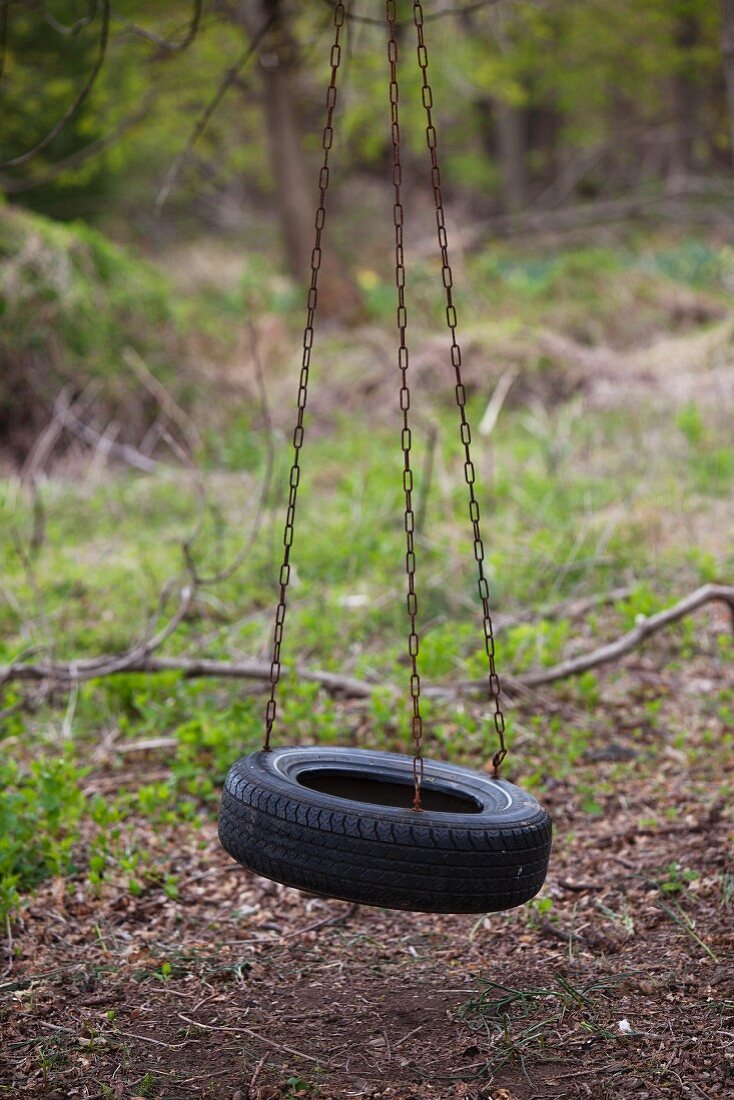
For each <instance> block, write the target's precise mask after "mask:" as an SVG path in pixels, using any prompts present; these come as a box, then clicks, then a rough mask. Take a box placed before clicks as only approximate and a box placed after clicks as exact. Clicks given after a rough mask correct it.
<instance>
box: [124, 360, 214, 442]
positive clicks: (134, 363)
mask: <svg viewBox="0 0 734 1100" xmlns="http://www.w3.org/2000/svg"><path fill="white" fill-rule="evenodd" d="M122 358H123V359H124V361H125V362H126V363H127V365H128V367H129V368H130V370H131V371H132V372H133V374H134V375H135V377H136V378H137V380H138V381H139V382H140V384H141V385H142V386H144V387H145V388H146V390H147V391H148V393H149V394H150V395H151V396H152V397H154V398H155V400H156V401H157V402H158V405H159V406H160V409H161V412H162V413H164V414H165V415H166V416H167V417H168V418H169V420H172V421H173V422H174V424H177V425H178V427H179V428H180V429H181V432H182V434H183V436H184V438H185V440H186V445H187V446H188V448H189V451H190V452H191V454H195V453H196V452H197V451H198V450H199V449H200V448H201V446H202V442H201V436H200V435H199V433H198V431H197V430H196V428H195V427H194V424H193V422H192V420H191V417H190V416H189V415H188V414H187V413H185V412H184V410H183V409H182V408H181V406H180V405H177V404H176V402H175V401H174V399H173V397H172V396H171V394H170V393H169V392H168V390H167V389H166V387H165V386H164V385H163V383H162V382H161V380H160V379H159V378H156V376H155V375H154V374H153V372H152V370H151V369H150V367H149V366H148V364H147V363H146V362H145V360H144V359H143V357H142V356H141V355H140V354H139V353H138V352H137V351H136V350H135V348H125V349H124V350H123V353H122Z"/></svg>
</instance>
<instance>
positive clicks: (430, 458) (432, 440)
mask: <svg viewBox="0 0 734 1100" xmlns="http://www.w3.org/2000/svg"><path fill="white" fill-rule="evenodd" d="M438 431H439V429H438V424H436V423H435V422H434V421H431V422H430V423H429V425H428V439H427V441H426V455H425V458H424V460H423V470H422V471H421V479H420V482H419V496H418V503H417V505H416V509H415V529H416V531H418V532H419V533H422V532H423V528H424V527H425V523H426V512H427V511H428V500H429V497H430V495H431V486H432V484H433V467H434V465H435V457H436V444H437V442H438Z"/></svg>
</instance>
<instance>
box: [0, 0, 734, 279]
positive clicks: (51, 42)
mask: <svg viewBox="0 0 734 1100" xmlns="http://www.w3.org/2000/svg"><path fill="white" fill-rule="evenodd" d="M424 6H425V9H426V15H427V16H429V15H431V14H436V13H438V12H439V9H441V8H442V7H443V6H444V5H443V4H442V3H441V2H440V0H426V3H425V5H424ZM450 7H451V9H452V11H453V12H454V14H451V15H448V16H445V17H443V18H441V19H439V20H436V21H432V22H430V23H429V24H428V26H427V37H428V42H429V48H430V50H431V69H432V80H433V83H434V90H435V97H436V102H437V104H438V122H439V124H440V142H441V148H442V153H443V156H444V160H445V173H446V177H447V181H448V182H449V183H450V184H451V187H452V191H453V193H454V195H460V196H461V197H462V198H463V199H464V200H465V201H466V202H467V203H468V204H470V205H471V206H473V207H474V209H475V210H476V211H477V212H478V213H481V214H487V213H493V212H515V211H521V210H523V209H524V208H526V207H527V206H529V205H532V206H533V207H534V208H536V209H543V208H544V207H554V206H563V205H568V204H571V203H573V202H574V201H576V200H578V199H593V198H596V197H600V198H614V197H617V196H619V195H623V194H626V193H628V192H629V191H630V190H633V189H637V188H640V187H644V188H652V189H655V188H658V189H659V190H661V191H662V192H664V191H665V189H666V188H667V187H669V186H670V184H671V181H672V182H674V183H675V181H679V180H680V179H681V178H682V177H691V176H692V175H695V176H696V177H697V178H698V179H702V178H706V179H714V178H716V177H721V176H722V175H723V174H726V175H727V176H730V173H731V165H732V146H733V145H734V132H733V131H734V126H733V125H732V122H731V118H732V115H734V0H721V3H720V4H713V3H711V0H619V2H618V3H616V4H609V3H608V2H607V0H578V2H577V3H574V4H568V3H564V2H563V0H499V2H497V3H488V4H487V5H485V6H482V7H479V8H477V7H476V6H475V5H474V4H468V3H464V5H463V7H464V10H463V11H462V10H461V8H462V3H461V0H456V3H452V4H451V5H450ZM329 9H330V4H329V3H327V2H326V0H323V2H322V0H312V2H310V3H309V4H302V3H299V2H297V0H211V2H209V3H206V4H205V5H204V15H203V19H202V24H201V27H200V28H199V31H198V34H197V36H196V38H195V40H194V41H193V43H192V44H191V46H190V47H189V48H188V49H187V50H186V51H185V52H182V53H172V52H170V51H168V50H166V49H165V48H163V47H162V46H161V44H160V42H159V41H157V39H161V38H163V39H171V40H174V41H175V40H176V38H177V36H178V38H179V39H180V37H181V35H182V34H184V32H185V29H186V27H187V25H188V23H189V21H190V19H191V13H192V5H191V3H190V2H185V0H167V2H163V0H157V2H153V3H150V2H148V3H143V2H142V0H119V3H118V4H117V5H116V6H115V8H114V9H112V21H111V28H110V43H109V48H108V51H107V56H106V58H105V64H104V67H103V70H102V72H101V74H100V77H99V79H98V81H97V83H96V84H95V87H94V88H93V90H92V93H91V94H90V96H89V99H88V100H87V101H86V103H85V104H84V106H83V107H82V109H81V111H80V112H79V114H78V115H77V116H76V117H75V118H74V119H73V120H72V121H71V122H70V123H69V125H68V126H66V127H65V129H64V131H63V132H62V133H61V134H60V135H59V137H58V138H57V139H56V140H55V141H54V142H53V143H52V144H51V145H50V146H49V147H48V148H46V149H44V150H43V152H42V153H41V154H39V156H38V157H36V158H34V159H33V160H31V161H29V162H28V163H27V164H23V165H20V166H17V167H11V168H4V169H1V170H0V188H3V189H4V190H5V191H6V193H7V195H8V196H9V197H10V198H11V199H14V200H16V201H21V202H24V203H26V204H29V205H34V206H36V207H37V208H39V209H43V210H45V211H46V212H50V213H52V214H53V215H54V216H58V217H64V216H66V217H68V216H77V215H79V214H80V213H81V214H83V215H84V216H86V217H88V218H90V219H92V220H105V218H107V217H108V214H107V211H108V209H109V208H114V209H115V210H117V211H118V212H119V211H122V212H124V216H127V217H129V218H130V219H131V221H132V222H133V223H134V224H135V225H137V226H138V228H140V227H141V226H146V225H149V224H150V222H152V212H153V210H154V205H155V198H156V195H157V194H158V192H159V189H160V187H161V184H162V181H163V179H164V178H165V175H166V172H167V170H168V168H169V166H170V164H171V162H172V161H173V160H174V159H175V158H176V156H177V155H178V154H179V153H180V152H181V150H182V148H184V146H185V145H186V142H187V140H188V138H189V136H190V134H191V130H192V126H194V124H195V122H196V119H197V118H198V117H200V115H201V112H202V111H203V110H204V109H205V108H206V105H207V103H209V102H210V100H211V97H212V96H213V95H214V92H215V91H216V88H217V86H218V84H219V83H220V81H221V80H222V79H223V77H224V76H225V75H226V74H227V73H228V71H231V69H232V67H233V66H236V65H237V64H238V58H240V57H241V54H242V50H243V47H244V46H246V44H247V41H248V39H249V38H250V37H251V36H252V35H253V33H254V32H255V30H256V29H257V27H258V26H261V25H262V23H263V20H267V19H268V18H269V17H270V18H272V20H273V22H272V26H271V28H270V30H269V32H268V35H267V36H266V38H265V39H264V41H263V42H262V43H261V44H260V46H259V48H258V50H257V58H254V59H253V61H252V63H250V64H247V65H244V66H243V67H242V69H241V70H238V71H237V73H236V79H235V78H233V79H232V81H231V85H232V86H231V89H230V90H229V91H228V92H227V94H226V95H225V96H223V98H222V101H221V103H220V104H219V105H218V107H217V110H216V111H215V112H214V113H213V115H212V117H211V119H210V120H209V122H208V124H207V126H206V127H205V128H204V129H203V131H202V133H201V136H200V137H199V139H198V140H197V142H196V143H195V144H194V145H193V146H192V148H191V151H190V154H189V155H187V157H186V158H185V160H184V162H183V163H182V165H181V170H180V171H179V172H178V174H177V176H176V179H175V183H174V186H173V187H172V189H171V193H170V198H169V200H168V204H169V207H170V208H172V209H173V210H174V211H176V210H178V211H179V212H183V211H186V212H187V215H186V216H187V217H192V218H193V219H194V220H195V221H196V222H197V223H198V224H200V225H201V224H202V223H203V224H209V225H211V224H214V225H218V226H219V228H227V227H228V224H227V218H228V217H231V216H230V215H229V214H228V212H229V211H237V210H239V211H241V210H242V208H243V206H244V205H247V206H248V207H249V208H250V210H254V211H258V210H260V209H262V208H263V207H265V206H269V205H271V204H273V205H275V207H276V209H277V210H278V213H279V217H280V221H281V226H282V232H283V240H284V248H285V253H286V256H287V258H288V262H289V266H290V268H291V270H293V271H294V272H295V271H299V270H303V269H304V265H305V263H306V262H307V260H306V257H305V249H307V248H310V243H309V240H308V239H309V238H310V232H311V227H312V220H313V215H312V206H313V201H314V194H315V180H316V173H317V157H318V149H319V145H320V140H319V134H320V125H321V114H322V111H323V101H324V88H325V85H326V82H327V79H328V50H329V47H328V40H329V37H330V35H331V29H330V18H331V13H330V10H329ZM348 9H349V10H350V11H351V12H352V14H354V15H355V16H357V17H360V16H361V17H363V18H362V19H360V18H355V19H353V20H351V21H350V22H349V24H348V28H347V33H346V49H345V62H346V63H345V68H344V71H343V73H342V74H341V79H342V89H343V90H342V94H341V95H340V102H339V109H338V120H337V148H336V149H335V161H336V162H337V164H338V168H339V170H340V172H342V173H343V176H342V178H345V177H346V176H348V175H350V174H351V176H353V177H355V176H357V175H359V174H371V173H375V172H380V173H384V174H385V177H386V178H387V166H388V143H389V132H388V124H387V119H388V113H387V89H386V83H387V70H386V65H387V62H386V57H385V39H384V30H383V28H382V27H381V26H380V21H381V17H382V13H383V5H382V4H381V3H378V4H373V3H371V2H369V3H368V2H366V0H354V2H353V3H352V4H351V5H348ZM399 9H400V15H401V18H403V19H404V20H405V22H406V25H405V27H404V28H403V29H402V64H401V79H402V81H403V96H402V103H401V121H402V129H403V133H404V136H405V142H406V161H407V164H406V170H407V172H408V173H410V172H411V166H412V169H413V176H414V178H426V177H425V149H424V137H423V130H422V126H423V118H422V108H421V104H420V99H419V95H418V87H419V85H418V79H417V68H416V66H415V63H414V56H415V55H414V52H413V45H414V33H413V29H412V26H411V10H412V5H411V4H410V2H409V0H402V2H401V4H400V5H399ZM103 10H104V5H103V4H94V3H92V4H90V3H88V2H87V0H47V2H46V6H45V7H43V6H42V5H41V4H40V3H38V4H37V3H25V2H22V0H16V2H12V0H11V2H10V4H9V6H8V7H7V14H8V33H7V58H6V65H5V74H4V76H3V79H2V86H1V87H2V99H3V119H4V125H3V128H2V135H1V136H0V155H1V156H2V160H3V161H5V160H8V159H11V158H13V157H15V156H17V154H19V153H22V152H23V151H24V150H26V149H28V148H30V147H31V146H32V145H33V144H34V143H35V142H36V141H38V140H39V138H40V137H41V136H43V134H44V133H45V132H47V131H48V130H49V129H50V128H51V127H52V126H53V124H54V122H55V121H56V120H57V119H58V118H59V117H60V116H61V115H62V114H63V112H64V110H65V109H66V107H67V106H68V104H69V103H70V102H71V101H72V99H73V97H74V95H75V94H76V93H77V92H78V90H79V88H80V86H81V85H82V84H83V81H84V75H85V73H88V72H89V71H90V69H91V68H92V67H93V65H94V59H95V56H96V53H97V50H98V47H99V38H100V33H101V20H102V13H103ZM87 16H90V17H89V18H87ZM365 16H366V17H367V21H365V20H364V17H365ZM141 23H142V24H144V30H145V31H146V32H147V35H148V36H147V37H145V36H144V35H141V33H140V24H141ZM727 91H728V97H729V104H728V105H727ZM57 166H58V168H57ZM62 169H63V170H62ZM419 173H420V175H419ZM34 181H38V182H37V186H31V185H32V184H34ZM113 200H114V201H113ZM118 216H119V215H118ZM235 219H236V214H235ZM304 227H306V228H307V230H308V232H307V233H306V234H305V235H306V244H305V245H304V232H305V229H304Z"/></svg>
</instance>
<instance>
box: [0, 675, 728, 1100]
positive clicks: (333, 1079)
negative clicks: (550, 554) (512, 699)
mask: <svg viewBox="0 0 734 1100" xmlns="http://www.w3.org/2000/svg"><path fill="white" fill-rule="evenodd" d="M651 666H652V661H651V662H650V665H649V666H646V665H645V664H644V663H643V664H641V663H640V661H639V658H634V659H633V658H630V661H629V665H628V671H629V672H630V673H631V674H633V675H636V676H637V677H640V676H642V677H643V678H645V677H647V678H648V679H649V676H650V675H651V672H650V668H651ZM694 673H695V670H693V672H692V673H691V674H692V675H693V674H694ZM699 674H700V673H699ZM719 675H720V677H721V679H720V680H719V682H718V686H722V684H723V683H724V681H725V679H726V676H727V675H728V676H729V678H731V671H730V670H729V672H728V673H727V672H726V671H722V670H721V669H720V670H719ZM609 687H610V691H611V687H612V685H611V684H610V685H609ZM648 687H649V684H648ZM688 687H689V688H690V691H691V692H693V691H697V692H699V694H700V687H701V682H700V681H695V682H694V680H691V683H690V684H689V685H688ZM663 694H664V695H666V694H667V693H666V691H665V690H663ZM689 697H690V696H684V695H681V696H679V697H678V698H679V699H680V698H689ZM610 700H611V695H607V702H608V703H609V701H610ZM547 701H550V697H548V700H547ZM676 705H677V703H676ZM556 707H560V708H561V709H562V707H563V701H562V697H561V698H558V697H557V698H555V700H554V703H553V705H552V707H551V709H555V708H556ZM699 736H700V735H699V734H697V733H696V732H695V729H694V730H692V733H691V737H692V738H693V739H694V741H695V740H696V739H697V738H698V737H699ZM640 738H641V740H640ZM625 760H626V761H628V765H629V766H628V768H627V769H626V771H625V773H624V776H625V777H624V779H623V780H622V781H621V782H620V781H619V779H618V778H617V780H616V782H615V783H614V784H609V783H606V782H605V781H606V779H607V778H608V777H610V776H614V777H618V774H619V772H618V769H619V763H620V761H625ZM683 761H684V758H683V756H682V753H681V752H680V751H679V750H677V749H676V748H675V747H674V746H673V745H666V744H662V745H661V744H660V742H659V734H657V733H655V731H653V730H650V731H649V734H648V733H645V731H644V730H643V731H642V733H641V731H640V730H639V729H637V730H636V731H635V738H634V739H633V738H632V733H631V730H630V728H629V727H626V726H625V724H624V722H623V721H620V722H619V723H618V724H617V726H616V731H615V736H614V737H613V738H610V737H608V736H605V737H604V738H600V739H599V740H598V742H596V743H594V745H593V746H592V748H591V749H590V750H588V752H587V759H586V765H587V766H588V765H592V766H593V767H594V768H595V769H596V775H597V777H598V781H599V784H600V789H603V790H605V791H609V790H611V792H612V793H606V794H603V795H600V796H599V797H600V798H601V802H602V809H603V812H602V813H601V814H600V813H598V812H593V813H589V812H586V811H585V810H584V809H583V807H582V802H583V799H582V798H581V797H580V795H579V792H578V791H577V790H576V788H575V785H574V782H575V781H574V779H573V777H572V778H571V779H559V780H558V781H554V779H553V775H552V762H549V775H548V778H547V790H548V794H547V796H546V797H545V801H546V803H547V804H548V806H549V808H550V810H551V812H552V814H553V816H554V821H555V828H556V841H555V850H554V855H553V858H552V862H551V869H550V873H549V878H548V882H547V884H546V887H545V889H544V892H543V897H544V898H545V899H546V900H545V901H544V902H543V903H541V904H540V905H538V904H531V905H530V906H526V907H524V908H522V909H520V910H516V911H513V912H510V913H506V914H497V915H493V916H491V917H482V916H480V917H478V918H475V917H471V916H456V917H443V916H441V917H438V916H430V915H420V914H407V913H394V912H385V911H380V910H375V909H371V908H361V909H350V908H349V907H348V906H346V905H345V904H343V903H340V902H330V901H325V900H322V899H315V898H309V897H306V896H304V895H301V894H299V893H297V892H296V891H293V890H289V889H287V888H285V887H281V886H276V885H275V884H272V883H269V882H266V881H265V880H262V879H259V878H257V877H255V876H253V875H251V874H249V873H248V872H246V871H244V870H242V869H241V868H239V867H238V866H236V865H235V864H233V863H231V862H230V861H229V859H228V857H227V856H226V855H225V854H224V853H223V852H222V851H221V850H220V849H219V847H218V844H217V840H216V833H215V826H214V823H213V822H212V823H210V824H207V825H206V826H205V827H204V828H203V829H201V831H194V830H190V831H189V832H185V831H182V830H181V829H177V830H170V829H168V830H166V829H162V830H156V831H154V830H152V829H151V827H150V825H148V824H147V823H145V822H144V821H140V822H136V823H134V825H133V827H132V829H131V833H130V845H131V847H134V846H135V845H136V844H145V845H146V846H147V847H148V848H150V847H153V848H154V849H157V850H158V851H159V853H160V855H161V861H162V862H161V865H162V866H165V867H166V868H167V869H168V870H170V871H171V872H172V873H175V874H176V875H178V877H179V897H178V898H177V899H170V898H168V897H166V895H165V893H164V892H163V890H162V889H161V888H160V887H157V886H151V887H149V888H148V889H147V890H146V891H145V893H144V894H143V895H142V896H140V897H132V896H130V894H129V892H128V891H125V890H120V889H119V888H114V887H112V886H105V887H103V888H101V890H99V889H98V891H97V893H96V894H95V892H94V891H93V890H92V889H91V888H90V887H89V886H87V885H85V884H84V883H83V881H82V879H81V877H80V878H79V879H78V880H77V881H73V882H71V883H69V882H68V881H62V880H56V881H51V882H48V883H46V884H44V885H43V887H42V888H41V889H40V890H39V892H38V894H37V895H36V896H35V898H34V899H33V900H32V902H31V904H30V905H29V907H28V908H27V909H26V910H25V913H24V917H23V920H22V922H21V923H19V924H17V925H16V926H15V927H14V929H13V938H14V944H15V951H16V954H15V958H14V959H13V962H12V968H11V967H8V968H7V969H6V971H5V973H4V974H2V976H1V977H0V1032H1V1033H2V1037H3V1041H2V1045H1V1046H0V1095H8V1096H13V1097H15V1096H18V1097H21V1096H47V1097H56V1098H61V1097H86V1098H96V1097H100V1098H101V1097H116V1098H125V1100H127V1098H132V1097H138V1096H147V1097H159V1098H164V1100H179V1098H181V1100H183V1098H188V1097H192V1098H194V1097H211V1098H226V1100H275V1098H276V1097H295V1096H302V1097H321V1098H322V1100H336V1098H345V1097H363V1098H370V1100H378V1098H383V1097H384V1098H387V1097H390V1098H396V1100H409V1098H414V1097H415V1098H417V1097H429V1096H435V1097H437V1098H440V1100H449V1098H454V1097H457V1098H465V1100H479V1098H483V1100H490V1098H493V1100H531V1098H535V1097H594V1098H597V1097H599V1098H609V1100H611V1098H627V1097H638V1098H650V1100H652V1098H658V1097H688V1096H690V1097H703V1098H708V1100H714V1098H716V1100H723V1098H725V1097H729V1096H731V1095H733V1094H734V1061H733V1059H732V1055H733V1054H734V957H733V953H732V948H733V947H734V937H733V935H732V897H731V891H732V883H733V882H734V879H733V878H732V877H731V876H732V870H733V868H732V861H731V841H732V814H731V806H730V805H729V804H727V802H726V801H725V800H724V799H722V797H721V791H722V789H724V785H725V784H726V783H727V782H728V783H731V779H732V773H733V772H734V761H732V760H731V759H727V758H723V759H722V754H721V753H719V754H717V753H716V752H715V751H714V750H712V752H711V753H710V754H707V753H706V752H701V753H699V754H697V755H696V757H695V764H694V766H693V767H689V766H685V765H684V762H683ZM143 778H146V777H145V776H143V775H141V780H142V779H143ZM147 778H148V779H149V778H150V770H149V771H148V775H147ZM114 782H115V778H114V777H113V776H106V775H105V774H103V773H102V774H99V775H96V776H93V777H92V778H91V779H90V784H91V787H90V789H95V790H97V791H102V790H104V789H105V784H108V785H111V784H113V783H114ZM647 821H649V822H650V824H645V822H647ZM691 871H692V872H694V874H690V873H689V872H691ZM1 973H2V972H0V974H1Z"/></svg>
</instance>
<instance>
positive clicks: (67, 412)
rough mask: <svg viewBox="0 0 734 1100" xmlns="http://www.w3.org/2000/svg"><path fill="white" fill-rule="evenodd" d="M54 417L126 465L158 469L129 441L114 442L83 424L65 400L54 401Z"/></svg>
mask: <svg viewBox="0 0 734 1100" xmlns="http://www.w3.org/2000/svg"><path fill="white" fill-rule="evenodd" d="M54 417H56V418H58V420H59V421H60V422H61V424H62V425H63V427H64V428H67V429H68V430H69V431H70V432H71V433H72V434H73V435H76V436H78V438H79V439H82V440H83V441H84V442H85V443H88V444H89V445H90V446H92V447H95V448H98V449H99V448H101V449H102V450H103V451H104V453H105V454H106V455H111V456H112V457H113V458H119V459H121V460H122V461H123V462H125V463H127V465H128V466H132V467H133V468H134V469H136V470H140V471H141V472H142V473H144V474H152V473H154V472H155V471H156V470H158V469H159V463H158V462H156V461H155V460H154V459H152V458H149V457H148V456H147V455H144V454H141V453H140V451H138V450H136V448H135V447H132V446H131V445H130V444H129V443H115V442H114V440H112V439H110V438H109V437H108V436H107V434H106V433H105V432H98V431H97V430H96V429H95V428H93V427H92V426H91V424H85V423H84V421H83V420H80V419H79V417H78V416H77V415H76V414H75V413H74V411H73V409H72V408H71V407H70V406H69V405H68V404H67V403H65V402H59V401H57V402H56V403H55V405H54Z"/></svg>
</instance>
